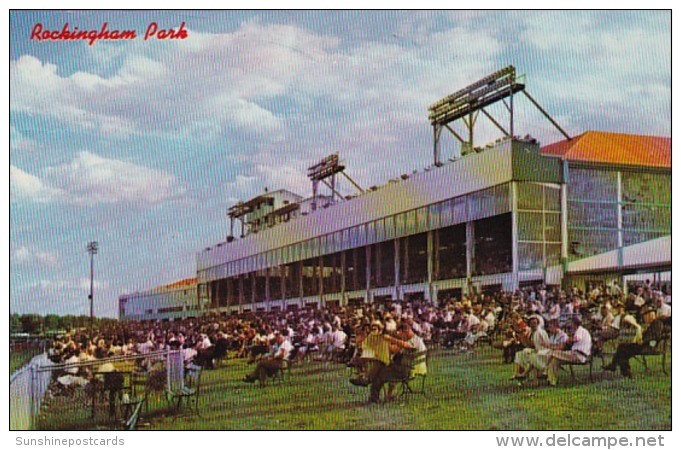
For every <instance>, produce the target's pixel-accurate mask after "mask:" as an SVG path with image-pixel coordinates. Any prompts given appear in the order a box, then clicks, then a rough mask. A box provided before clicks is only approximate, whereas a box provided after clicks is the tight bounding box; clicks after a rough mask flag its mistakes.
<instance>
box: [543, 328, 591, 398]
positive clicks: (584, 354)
mask: <svg viewBox="0 0 681 450" xmlns="http://www.w3.org/2000/svg"><path fill="white" fill-rule="evenodd" d="M572 329H573V330H574V333H573V335H572V338H570V339H569V340H568V345H570V350H554V351H553V352H551V361H550V362H549V367H548V370H547V375H548V379H549V384H550V385H551V386H555V385H556V383H557V382H558V371H559V370H560V366H561V364H563V363H568V364H584V363H586V361H587V359H588V358H589V355H590V354H591V334H589V331H588V330H587V329H586V328H584V327H583V326H582V318H581V317H580V316H572Z"/></svg>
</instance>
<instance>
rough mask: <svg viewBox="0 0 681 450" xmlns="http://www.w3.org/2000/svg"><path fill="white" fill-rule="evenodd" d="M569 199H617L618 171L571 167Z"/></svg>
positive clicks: (614, 200)
mask: <svg viewBox="0 0 681 450" xmlns="http://www.w3.org/2000/svg"><path fill="white" fill-rule="evenodd" d="M568 176H569V182H568V199H580V200H600V201H611V202H616V201H617V172H615V171H612V170H610V171H608V170H596V169H580V168H573V167H571V168H570V170H569V172H568Z"/></svg>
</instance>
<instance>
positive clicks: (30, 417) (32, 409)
mask: <svg viewBox="0 0 681 450" xmlns="http://www.w3.org/2000/svg"><path fill="white" fill-rule="evenodd" d="M30 370H31V388H30V395H31V407H30V411H29V413H28V427H29V429H31V430H33V429H34V426H35V424H34V421H35V366H34V365H32V366H31V367H30Z"/></svg>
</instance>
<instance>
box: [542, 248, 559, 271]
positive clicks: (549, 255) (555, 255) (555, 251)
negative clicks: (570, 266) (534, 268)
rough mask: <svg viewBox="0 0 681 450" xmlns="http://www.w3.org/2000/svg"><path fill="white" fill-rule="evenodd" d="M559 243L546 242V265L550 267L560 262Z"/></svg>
mask: <svg viewBox="0 0 681 450" xmlns="http://www.w3.org/2000/svg"><path fill="white" fill-rule="evenodd" d="M560 247H561V245H560V244H546V247H545V248H546V266H547V267H552V266H557V265H558V264H560Z"/></svg>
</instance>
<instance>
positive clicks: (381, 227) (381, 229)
mask: <svg viewBox="0 0 681 450" xmlns="http://www.w3.org/2000/svg"><path fill="white" fill-rule="evenodd" d="M374 224H375V225H376V241H379V242H380V241H383V240H385V222H384V221H383V219H380V220H376V221H375V222H374Z"/></svg>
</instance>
